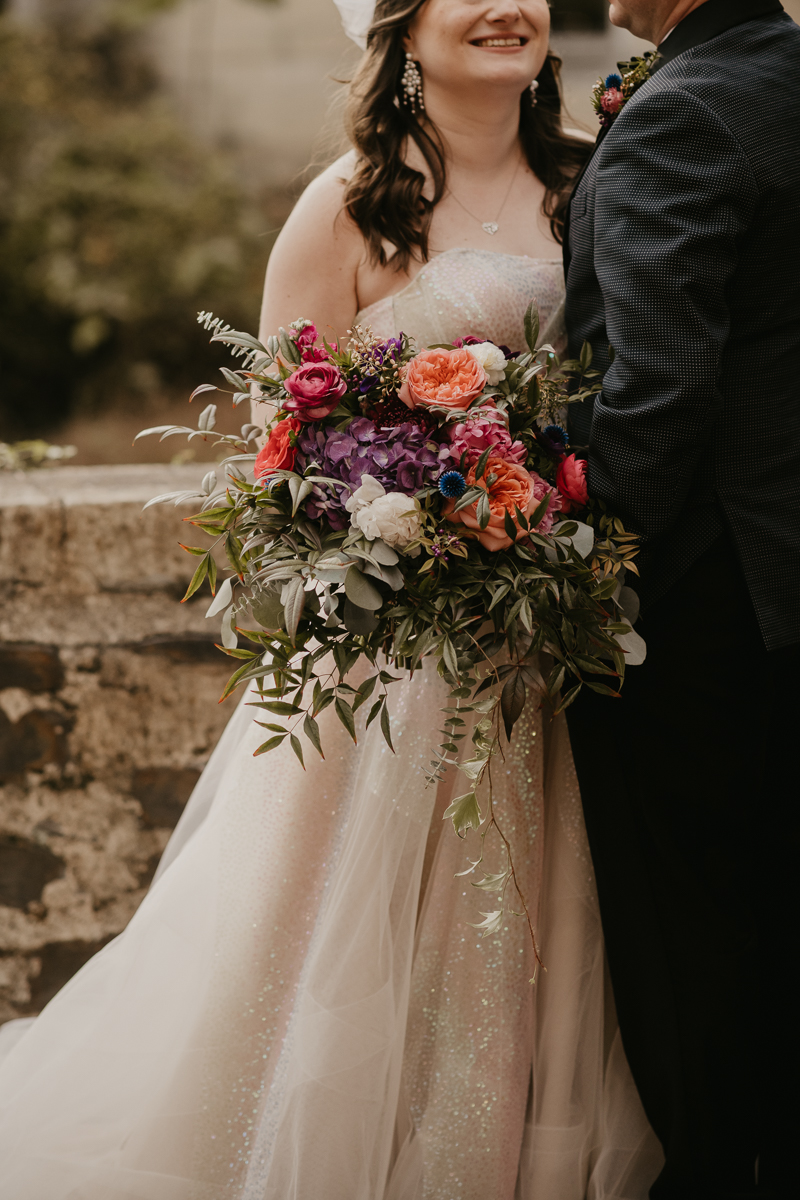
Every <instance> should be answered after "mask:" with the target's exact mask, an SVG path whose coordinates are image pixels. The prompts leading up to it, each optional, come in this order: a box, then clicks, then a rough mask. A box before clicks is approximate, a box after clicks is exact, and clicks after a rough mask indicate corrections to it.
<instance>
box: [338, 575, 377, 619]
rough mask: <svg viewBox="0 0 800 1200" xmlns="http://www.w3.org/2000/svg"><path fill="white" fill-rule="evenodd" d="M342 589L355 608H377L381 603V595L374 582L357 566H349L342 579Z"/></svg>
mask: <svg viewBox="0 0 800 1200" xmlns="http://www.w3.org/2000/svg"><path fill="white" fill-rule="evenodd" d="M344 590H345V593H346V595H347V598H348V600H349V601H350V602H351V603H352V604H355V605H356V607H357V608H368V609H371V610H373V611H374V610H376V609H379V608H380V607H381V606H382V605H383V596H382V595H381V594H380V592H379V591H378V589H377V588H376V587H375V585H374V584H372V583H370V581H369V580H368V579H367V577H366V575H364V573H363V572H362V571H359V569H358V567H350V569H349V570H348V572H347V575H346V577H345V581H344Z"/></svg>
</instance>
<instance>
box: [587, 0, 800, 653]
mask: <svg viewBox="0 0 800 1200" xmlns="http://www.w3.org/2000/svg"><path fill="white" fill-rule="evenodd" d="M568 238H569V250H570V252H571V259H570V262H569V270H568V276H567V327H568V329H569V333H570V350H571V353H572V354H575V353H576V352H577V351H579V350H580V346H581V344H582V342H583V341H584V339H587V338H588V340H589V341H590V342H591V343H592V347H593V349H594V352H595V362H596V364H597V365H599V366H600V367H601V368H606V367H607V366H608V353H607V348H608V345H609V344H611V345H612V346H613V347H614V352H615V355H616V357H615V358H614V361H613V364H612V365H611V366H610V367H608V370H607V372H606V375H605V378H604V382H603V390H602V393H601V394H600V395H599V396H598V397H597V398H596V400H595V402H594V406H593V411H592V408H591V407H590V406H588V405H584V406H581V408H580V410H578V411H576V408H573V409H572V410H571V424H572V434H573V440H574V441H575V442H578V443H583V444H585V443H587V442H588V444H589V447H590V449H589V487H590V492H591V493H592V494H593V495H594V496H597V497H600V498H602V499H605V500H607V501H608V502H609V503H610V504H611V505H613V506H614V508H615V509H616V510H617V511H618V512H619V513H620V515H621V516H622V517H623V518H624V519H625V520H626V521H627V522H628V523H629V524H630V526H631V527H632V528H634V529H636V530H638V531H639V532H640V533H641V534H642V535H643V538H644V551H643V555H642V560H643V567H642V583H641V594H642V600H643V604H644V606H645V607H646V605H647V604H648V603H652V602H653V601H654V600H655V599H658V598H659V597H660V596H661V595H663V594H664V593H665V592H666V590H667V589H668V588H669V587H670V586H672V585H673V584H674V583H675V582H676V581H677V580H678V579H679V578H680V577H681V575H682V574H683V573H684V572H685V571H686V570H687V569H688V567H689V566H690V565H691V564H692V562H693V561H694V560H695V559H696V558H697V557H698V556H699V555H700V554H702V553H703V552H704V551H705V550H706V549H708V547H709V546H710V545H711V544H712V543H713V542H714V540H715V539H716V538H717V537H718V536H719V535H720V534H721V533H722V532H723V531H724V530H726V529H727V530H728V531H729V532H730V534H731V536H732V538H733V540H734V542H735V544H736V546H737V548H738V552H739V557H740V559H741V563H742V567H743V569H744V573H745V576H746V579H747V583H748V587H749V590H750V595H751V597H752V600H753V604H754V607H755V610H756V613H757V616H758V620H759V624H760V627H761V630H762V633H763V636H764V640H765V642H766V644H767V646H768V647H769V648H777V647H780V646H788V645H793V644H795V643H797V642H800V29H798V27H797V26H796V25H795V24H794V22H793V21H791V20H790V18H789V17H787V16H786V15H785V14H784V13H778V14H776V15H774V16H769V17H766V18H761V19H757V20H751V21H747V22H746V23H744V24H740V25H737V26H735V27H734V28H732V29H729V30H728V31H727V32H726V33H723V34H721V35H719V36H717V37H714V38H712V39H711V40H710V41H707V42H705V43H704V44H702V45H699V46H696V47H695V48H694V49H692V50H688V51H686V52H685V53H683V54H680V55H679V56H678V57H676V58H674V59H673V60H672V61H671V62H668V63H666V64H665V65H664V66H663V67H661V69H660V70H658V71H657V72H655V73H654V74H653V76H652V77H651V78H650V79H649V80H648V81H647V82H646V83H645V84H644V85H643V86H642V87H641V89H640V90H639V91H638V92H637V93H636V94H635V95H634V96H633V97H632V99H631V100H630V101H629V102H628V104H627V105H626V106H625V108H624V109H623V110H622V112H621V113H620V115H619V117H618V118H617V120H616V121H615V123H614V125H613V126H612V127H611V129H610V130H609V132H608V133H607V135H606V136H605V138H604V140H603V142H602V144H601V145H600V147H599V148H598V150H597V152H596V153H595V155H594V157H593V159H592V160H591V162H590V163H589V166H588V168H587V170H586V172H585V173H584V176H583V178H582V179H581V181H580V182H579V184H578V187H577V189H576V191H575V195H574V196H573V200H572V205H571V211H570V225H569V230H568Z"/></svg>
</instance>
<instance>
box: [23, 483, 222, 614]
mask: <svg viewBox="0 0 800 1200" xmlns="http://www.w3.org/2000/svg"><path fill="white" fill-rule="evenodd" d="M205 470H208V467H207V466H205V468H204V466H203V465H202V464H188V465H183V466H172V465H169V464H163V465H162V464H149V463H141V464H140V463H132V464H124V465H120V466H112V467H57V468H53V469H49V470H48V469H43V470H39V471H35V472H34V471H29V472H14V473H11V472H3V473H2V474H0V578H2V579H3V581H4V583H5V585H6V586H7V585H9V584H17V585H20V584H22V585H26V586H28V587H36V588H53V587H57V589H58V590H59V591H61V592H69V593H71V594H73V595H78V594H92V593H98V592H102V591H112V592H118V591H128V590H131V591H139V592H141V591H163V590H164V589H165V587H169V586H177V585H178V584H180V583H181V582H182V581H184V580H185V579H186V578H191V570H189V571H188V576H187V566H188V564H189V562H190V560H189V559H188V557H187V555H186V554H185V552H184V551H182V550H181V549H180V546H179V544H178V543H179V541H181V540H184V538H186V539H187V540H190V535H191V533H192V530H191V528H190V527H184V529H182V528H181V524H180V520H179V513H178V512H176V509H175V507H174V506H173V505H163V506H162V505H158V506H156V507H155V508H151V509H148V510H147V511H146V512H144V511H143V507H144V505H145V504H146V503H147V501H148V500H150V499H152V498H153V497H154V496H158V495H161V494H163V493H164V492H172V491H183V490H185V491H188V490H195V489H197V488H198V486H199V483H200V480H201V479H202V478H203V475H204V473H205ZM195 507H199V502H198V503H197V505H196V506H195ZM191 511H192V507H191V502H190V503H189V504H188V505H185V506H181V508H180V515H187V514H188V513H190V512H191ZM184 530H185V532H184Z"/></svg>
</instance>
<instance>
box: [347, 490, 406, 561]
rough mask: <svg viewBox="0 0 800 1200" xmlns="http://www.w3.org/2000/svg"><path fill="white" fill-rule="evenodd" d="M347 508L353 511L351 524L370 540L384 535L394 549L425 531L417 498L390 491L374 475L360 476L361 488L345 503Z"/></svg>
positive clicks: (400, 548)
mask: <svg viewBox="0 0 800 1200" xmlns="http://www.w3.org/2000/svg"><path fill="white" fill-rule="evenodd" d="M345 508H346V509H347V510H348V512H349V513H350V524H351V525H352V526H353V527H354V528H355V529H360V530H361V532H362V533H363V534H364V536H365V537H366V538H367V539H368V540H369V541H371V542H374V541H375V539H376V538H382V539H383V541H384V542H386V544H387V546H392V547H393V548H394V549H395V550H403V549H404V548H405V547H406V546H408V545H409V544H410V543H411V542H413V541H414V540H415V539H416V538H418V537H419V535H420V532H421V530H422V514H421V512H420V508H419V505H418V504H417V502H416V500H413V499H412V498H411V497H410V496H405V495H403V493H402V492H387V491H386V489H385V488H384V486H383V484H382V483H381V482H380V481H379V480H377V479H374V478H373V477H372V475H362V476H361V487H360V488H356V490H355V491H354V492H353V494H352V496H351V497H350V498H349V500H347V501H346V502H345Z"/></svg>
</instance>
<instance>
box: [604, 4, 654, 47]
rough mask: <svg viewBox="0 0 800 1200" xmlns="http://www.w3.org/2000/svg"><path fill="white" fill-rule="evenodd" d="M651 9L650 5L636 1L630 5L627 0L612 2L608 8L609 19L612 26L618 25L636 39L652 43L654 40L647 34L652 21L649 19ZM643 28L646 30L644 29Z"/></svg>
mask: <svg viewBox="0 0 800 1200" xmlns="http://www.w3.org/2000/svg"><path fill="white" fill-rule="evenodd" d="M651 7H652V6H651V5H649V4H642V3H641V2H639V3H637V2H636V0H633V2H628V3H626V0H611V2H610V4H609V6H608V19H609V21H610V22H611V24H612V25H616V26H618V28H620V29H627V30H628V31H629V32H630V33H632V34H634V35H635V36H636V37H640V38H645V39H646V40H647V41H650V40H652V39H651V38H650V36H649V34H648V32H647V28H648V27H649V25H650V21H649V20H648V19H647V18H648V15H649V10H650V8H651ZM642 9H646V10H647V12H646V13H642V12H641V11H640V10H642ZM643 18H644V19H643ZM643 26H644V28H642V27H643Z"/></svg>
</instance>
